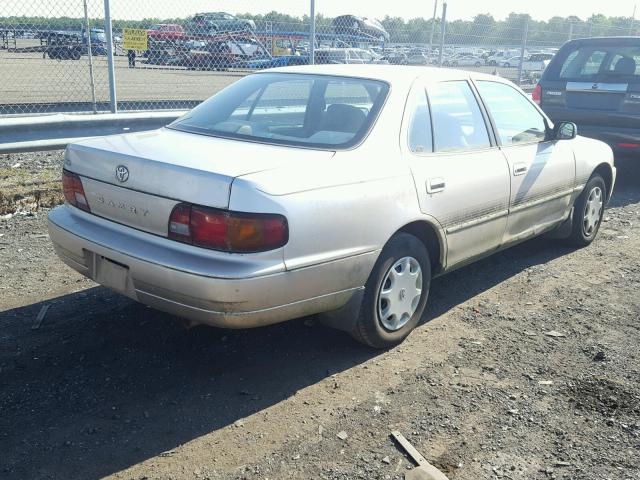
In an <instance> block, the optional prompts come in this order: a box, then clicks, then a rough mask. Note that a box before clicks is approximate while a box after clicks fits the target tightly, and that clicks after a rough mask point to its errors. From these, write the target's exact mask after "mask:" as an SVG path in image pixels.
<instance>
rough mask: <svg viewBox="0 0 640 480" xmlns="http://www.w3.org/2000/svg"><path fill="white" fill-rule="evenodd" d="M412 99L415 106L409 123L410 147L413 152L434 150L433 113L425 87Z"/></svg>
mask: <svg viewBox="0 0 640 480" xmlns="http://www.w3.org/2000/svg"><path fill="white" fill-rule="evenodd" d="M411 101H412V102H414V106H413V113H412V115H411V122H410V124H409V149H410V150H411V151H412V152H413V153H429V152H432V151H433V136H432V135H431V114H430V112H429V102H428V101H427V94H426V92H425V91H424V89H420V90H419V91H418V93H417V94H416V95H415V96H414V97H412V100H411Z"/></svg>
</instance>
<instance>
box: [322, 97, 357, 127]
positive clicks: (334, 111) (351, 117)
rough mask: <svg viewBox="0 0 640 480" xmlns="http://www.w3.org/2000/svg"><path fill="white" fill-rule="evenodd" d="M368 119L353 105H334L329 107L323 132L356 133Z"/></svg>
mask: <svg viewBox="0 0 640 480" xmlns="http://www.w3.org/2000/svg"><path fill="white" fill-rule="evenodd" d="M366 119H367V116H366V115H365V113H364V112H363V111H362V110H360V109H359V108H357V107H354V106H353V105H346V104H343V103H334V104H333V105H329V106H328V107H327V111H326V112H325V115H324V122H323V130H329V131H332V132H346V133H356V132H358V130H360V128H361V127H362V125H363V124H364V122H365V120H366Z"/></svg>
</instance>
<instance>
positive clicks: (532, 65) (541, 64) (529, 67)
mask: <svg viewBox="0 0 640 480" xmlns="http://www.w3.org/2000/svg"><path fill="white" fill-rule="evenodd" d="M553 56H554V54H553V53H532V54H531V55H529V57H527V58H525V61H524V64H523V65H522V69H523V70H524V71H525V72H543V71H544V69H545V68H547V66H548V65H549V63H550V62H551V59H552V58H553Z"/></svg>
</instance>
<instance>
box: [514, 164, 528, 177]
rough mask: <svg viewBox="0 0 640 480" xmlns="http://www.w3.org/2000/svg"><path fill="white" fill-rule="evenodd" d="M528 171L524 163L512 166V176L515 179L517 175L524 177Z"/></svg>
mask: <svg viewBox="0 0 640 480" xmlns="http://www.w3.org/2000/svg"><path fill="white" fill-rule="evenodd" d="M528 169H529V168H528V167H527V164H526V163H516V164H514V165H513V176H514V177H517V176H518V175H524V174H525V173H527V170H528Z"/></svg>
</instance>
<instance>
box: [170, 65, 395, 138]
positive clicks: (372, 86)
mask: <svg viewBox="0 0 640 480" xmlns="http://www.w3.org/2000/svg"><path fill="white" fill-rule="evenodd" d="M388 91H389V87H388V85H387V84H386V83H384V82H381V81H375V80H365V79H359V78H350V77H333V76H326V75H305V74H292V73H259V74H254V75H249V76H247V77H244V78H243V79H241V80H239V81H238V82H236V83H234V84H233V85H231V86H229V87H227V88H226V89H224V90H222V91H221V92H220V93H218V94H217V95H214V96H213V97H211V98H210V99H208V100H207V101H205V102H204V103H202V104H200V105H199V106H198V107H196V108H195V109H193V110H192V111H191V112H189V113H188V114H186V115H185V116H183V117H181V118H179V119H178V120H176V121H175V122H173V123H172V124H171V125H169V127H170V128H173V129H176V130H183V131H186V132H191V133H199V134H204V135H212V136H217V137H225V138H234V139H240V140H249V141H258V142H267V143H275V144H283V145H291V146H303V147H311V148H320V149H330V150H335V149H344V148H349V147H352V146H354V145H356V144H357V143H359V142H360V141H361V140H362V139H363V138H364V136H365V135H366V134H367V133H368V132H369V129H370V128H371V125H372V124H373V122H374V121H375V119H376V117H377V116H378V113H379V112H380V110H381V108H382V105H383V104H384V100H385V98H386V96H387V93H388Z"/></svg>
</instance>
